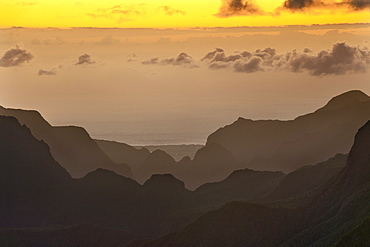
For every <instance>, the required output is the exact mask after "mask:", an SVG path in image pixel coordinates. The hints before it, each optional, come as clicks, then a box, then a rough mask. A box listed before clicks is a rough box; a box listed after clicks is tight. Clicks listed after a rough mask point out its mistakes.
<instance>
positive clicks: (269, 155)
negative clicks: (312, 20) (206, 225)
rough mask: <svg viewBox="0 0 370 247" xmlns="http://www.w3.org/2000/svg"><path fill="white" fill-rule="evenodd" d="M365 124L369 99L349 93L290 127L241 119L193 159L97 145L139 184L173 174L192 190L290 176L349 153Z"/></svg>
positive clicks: (212, 137) (369, 111)
mask: <svg viewBox="0 0 370 247" xmlns="http://www.w3.org/2000/svg"><path fill="white" fill-rule="evenodd" d="M368 119H370V97H368V96H367V95H366V94H364V93H363V92H361V91H349V92H346V93H344V94H341V95H339V96H336V97H334V98H333V99H331V100H330V101H329V102H328V103H327V104H326V105H325V106H324V107H322V108H320V109H318V110H317V111H315V112H313V113H310V114H307V115H304V116H300V117H297V118H296V119H294V120H291V121H279V120H258V121H254V120H248V119H243V118H239V119H238V120H237V121H236V122H235V123H233V124H231V125H229V126H226V127H223V128H221V129H219V130H217V131H216V132H214V133H213V134H211V135H210V136H209V137H208V140H207V145H206V146H205V147H203V148H201V149H199V150H198V151H197V152H196V154H195V156H194V158H193V159H190V158H188V157H185V158H183V159H182V160H180V161H176V160H174V159H173V158H172V157H171V156H170V155H168V154H167V153H165V152H160V151H153V153H150V152H149V151H148V150H147V149H145V148H143V149H141V150H138V149H136V148H134V147H131V146H129V145H127V144H123V143H117V142H109V141H97V143H98V145H99V147H100V148H101V149H102V150H103V151H105V152H106V153H107V154H108V156H109V157H110V158H111V159H112V160H114V161H116V162H117V163H126V164H128V165H129V166H130V167H131V169H132V171H133V173H134V176H135V179H136V180H137V181H138V182H139V183H144V182H145V180H147V179H148V178H150V176H151V175H153V174H158V173H159V174H165V173H171V174H173V175H175V176H176V177H177V178H179V179H180V180H182V181H184V182H185V186H186V187H187V188H188V189H192V190H194V189H196V188H197V187H199V186H200V185H202V184H204V183H208V182H218V181H221V180H223V179H225V178H226V177H227V176H229V175H230V174H231V173H232V172H233V171H234V170H237V169H244V168H249V169H253V170H270V171H284V172H292V171H294V170H296V169H298V168H300V167H302V166H308V165H313V164H316V163H319V162H321V161H323V160H327V159H329V158H331V157H333V156H334V155H336V154H337V153H348V152H349V149H350V147H351V143H352V138H353V136H354V135H355V133H356V131H357V130H358V128H360V127H361V126H362V125H363V124H364V123H365V122H366V121H367V120H368ZM306 171H307V172H308V171H309V169H308V170H306ZM302 174H303V173H302ZM322 176H323V177H324V178H325V179H326V177H325V176H324V175H322ZM306 181H308V182H309V183H310V181H311V180H309V179H306ZM317 181H318V183H320V182H321V181H323V180H320V179H319V178H318V180H317ZM316 185H317V184H316ZM312 186H314V183H312ZM312 186H311V187H309V188H313V187H312ZM301 187H303V186H301ZM297 189H298V188H297ZM286 196H290V195H288V194H287V195H286ZM276 199H277V197H276Z"/></svg>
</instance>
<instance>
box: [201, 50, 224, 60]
mask: <svg viewBox="0 0 370 247" xmlns="http://www.w3.org/2000/svg"><path fill="white" fill-rule="evenodd" d="M218 52H224V50H222V49H221V48H216V49H215V50H214V51H211V52H208V53H207V54H206V55H205V56H204V57H203V58H202V59H201V61H204V60H208V59H212V58H213V57H214V56H215V54H216V53H218Z"/></svg>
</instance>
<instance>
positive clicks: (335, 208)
mask: <svg viewBox="0 0 370 247" xmlns="http://www.w3.org/2000/svg"><path fill="white" fill-rule="evenodd" d="M369 216H370V121H369V122H367V124H366V125H365V126H363V127H362V128H361V129H360V130H359V131H358V133H357V134H356V138H355V142H354V144H353V146H352V148H351V151H350V153H349V156H348V160H347V163H346V166H345V167H344V168H343V169H342V170H341V171H340V172H339V173H338V174H337V175H335V176H334V177H332V178H331V179H330V180H329V181H328V182H326V183H325V184H323V185H321V186H320V187H318V188H316V189H313V190H311V191H309V192H307V193H305V194H304V195H300V196H298V197H295V198H292V199H289V200H286V201H283V202H280V203H279V204H270V205H269V206H264V205H256V204H249V203H241V202H234V203H228V204H226V205H225V206H223V207H222V208H221V209H219V210H215V211H212V212H209V213H207V214H205V215H204V216H202V217H200V218H199V219H198V220H197V221H195V222H194V223H192V224H190V225H189V226H187V227H186V228H184V229H183V230H182V231H180V232H179V233H174V234H170V235H167V236H165V237H163V238H161V239H158V240H155V241H152V242H148V243H146V244H144V245H143V246H164V247H165V246H254V247H258V246H311V247H313V246H331V245H333V244H334V243H335V242H337V241H338V240H339V239H340V238H341V237H342V236H343V235H344V234H346V233H348V232H349V231H350V230H351V229H353V228H354V227H356V226H357V225H359V224H360V223H361V222H362V221H363V220H364V219H366V218H368V217H369Z"/></svg>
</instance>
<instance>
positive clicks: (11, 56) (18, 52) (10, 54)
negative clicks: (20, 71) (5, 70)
mask: <svg viewBox="0 0 370 247" xmlns="http://www.w3.org/2000/svg"><path fill="white" fill-rule="evenodd" d="M32 59H33V55H32V54H31V53H30V52H28V51H26V50H25V49H21V48H19V46H16V48H12V49H10V50H8V51H6V52H5V54H4V55H3V56H2V57H1V58H0V67H15V66H20V65H22V64H24V63H25V62H29V61H31V60H32Z"/></svg>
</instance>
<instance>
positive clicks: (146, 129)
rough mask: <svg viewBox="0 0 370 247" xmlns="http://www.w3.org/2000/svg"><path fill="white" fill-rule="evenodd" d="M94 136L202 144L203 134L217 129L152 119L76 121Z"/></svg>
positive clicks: (140, 142) (142, 143)
mask: <svg viewBox="0 0 370 247" xmlns="http://www.w3.org/2000/svg"><path fill="white" fill-rule="evenodd" d="M76 125H79V126H82V127H84V128H85V129H86V130H87V131H88V132H89V134H90V136H91V137H92V138H94V139H103V140H112V141H118V142H123V143H127V144H130V145H134V146H148V145H180V144H197V145H204V144H205V143H206V141H207V137H208V136H209V135H210V134H211V133H212V132H213V131H215V130H216V129H217V128H216V127H213V126H207V125H205V124H203V125H202V124H198V125H197V124H195V125H191V124H189V125H184V124H183V123H177V124H176V122H175V123H162V124H157V123H153V122H149V123H148V122H136V123H133V122H132V123H130V122H124V121H106V122H79V123H76Z"/></svg>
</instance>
